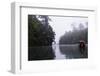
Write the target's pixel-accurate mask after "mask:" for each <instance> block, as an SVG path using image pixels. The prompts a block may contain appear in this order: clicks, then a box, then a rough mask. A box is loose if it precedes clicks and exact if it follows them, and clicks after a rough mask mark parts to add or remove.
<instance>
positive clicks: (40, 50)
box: [28, 46, 55, 61]
mask: <svg viewBox="0 0 100 76" xmlns="http://www.w3.org/2000/svg"><path fill="white" fill-rule="evenodd" d="M54 58H55V54H54V51H53V49H52V46H35V47H29V48H28V60H29V61H31V60H49V59H54Z"/></svg>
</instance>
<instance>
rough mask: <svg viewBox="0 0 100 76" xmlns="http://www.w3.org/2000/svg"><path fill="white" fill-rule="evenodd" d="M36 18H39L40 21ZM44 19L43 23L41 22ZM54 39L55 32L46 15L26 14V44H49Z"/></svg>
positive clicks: (30, 45)
mask: <svg viewBox="0 0 100 76" xmlns="http://www.w3.org/2000/svg"><path fill="white" fill-rule="evenodd" d="M38 18H41V19H42V20H41V21H40V20H39V19H38ZM43 21H44V23H43ZM54 39H55V33H54V31H53V29H52V27H51V26H50V25H49V17H48V16H38V17H37V16H36V15H29V16H28V44H29V47H32V46H50V45H52V42H53V41H54Z"/></svg>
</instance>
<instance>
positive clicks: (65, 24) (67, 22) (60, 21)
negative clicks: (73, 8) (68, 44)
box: [49, 16, 88, 42]
mask: <svg viewBox="0 0 100 76" xmlns="http://www.w3.org/2000/svg"><path fill="white" fill-rule="evenodd" d="M49 18H50V19H51V21H49V24H50V25H51V27H52V28H53V30H54V31H55V33H56V36H55V41H56V42H59V39H60V37H61V36H62V35H64V33H65V32H68V31H72V30H73V29H72V26H75V27H76V28H78V27H79V24H80V23H82V24H83V25H84V27H85V28H86V27H87V25H86V22H88V18H84V17H60V16H49Z"/></svg>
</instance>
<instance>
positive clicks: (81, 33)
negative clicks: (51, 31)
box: [59, 22, 88, 44]
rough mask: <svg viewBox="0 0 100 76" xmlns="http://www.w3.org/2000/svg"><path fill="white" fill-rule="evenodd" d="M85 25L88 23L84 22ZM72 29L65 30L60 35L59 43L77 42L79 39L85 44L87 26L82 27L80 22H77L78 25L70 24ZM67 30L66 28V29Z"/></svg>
mask: <svg viewBox="0 0 100 76" xmlns="http://www.w3.org/2000/svg"><path fill="white" fill-rule="evenodd" d="M86 25H88V23H87V22H86ZM72 28H73V30H72V31H68V32H65V34H64V35H63V36H61V38H60V40H59V43H60V44H78V43H79V42H80V41H81V40H82V41H84V42H85V43H86V44H87V43H88V28H87V27H84V25H83V24H82V23H80V24H79V27H77V28H76V27H75V26H72ZM66 30H67V29H66Z"/></svg>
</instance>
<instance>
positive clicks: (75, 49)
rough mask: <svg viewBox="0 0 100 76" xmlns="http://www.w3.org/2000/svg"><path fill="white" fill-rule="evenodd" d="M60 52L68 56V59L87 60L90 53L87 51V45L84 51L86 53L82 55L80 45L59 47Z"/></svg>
mask: <svg viewBox="0 0 100 76" xmlns="http://www.w3.org/2000/svg"><path fill="white" fill-rule="evenodd" d="M59 47H60V51H61V53H62V54H64V55H66V59H72V58H87V57H88V54H87V53H88V51H87V47H88V46H87V45H86V48H85V50H84V53H83V54H81V52H80V48H79V45H78V44H71V45H59Z"/></svg>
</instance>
